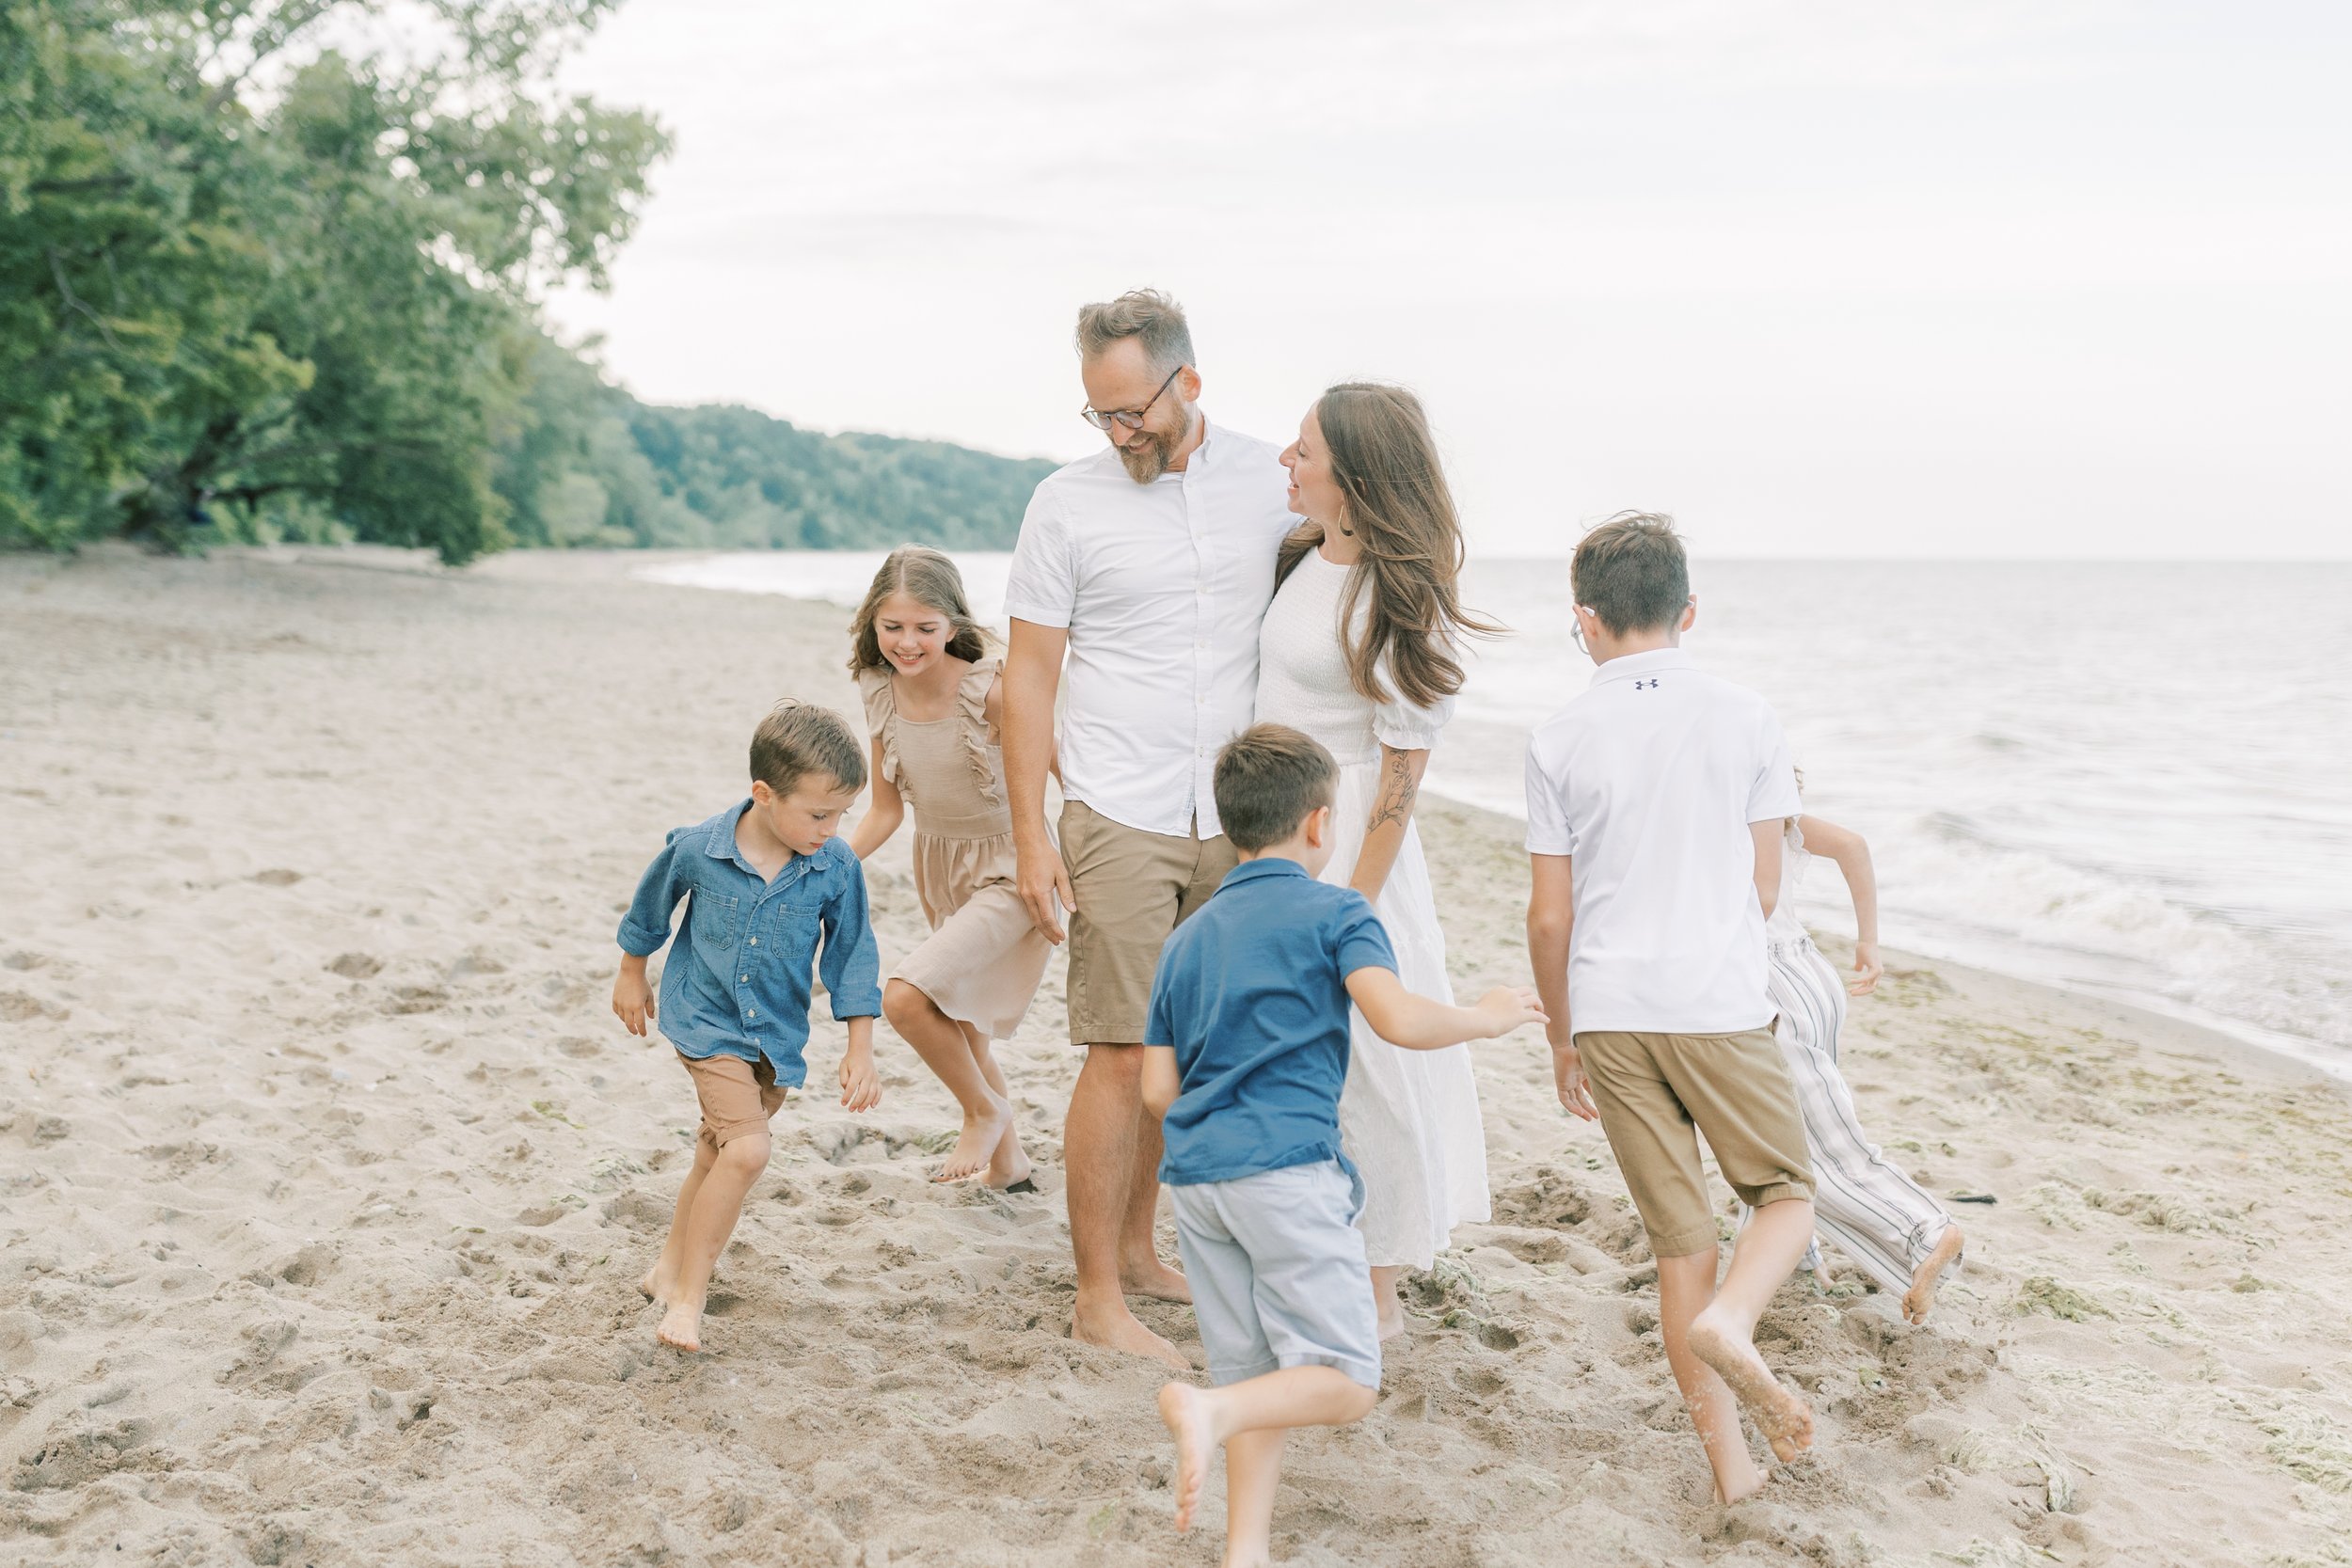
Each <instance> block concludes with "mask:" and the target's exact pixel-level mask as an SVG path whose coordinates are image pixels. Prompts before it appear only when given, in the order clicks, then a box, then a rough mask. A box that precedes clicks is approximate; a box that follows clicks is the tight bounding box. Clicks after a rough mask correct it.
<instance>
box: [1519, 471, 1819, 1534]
mask: <svg viewBox="0 0 2352 1568" xmlns="http://www.w3.org/2000/svg"><path fill="white" fill-rule="evenodd" d="M1569 579H1570V582H1571V584H1572V585H1573V588H1574V591H1575V595H1576V621H1577V626H1578V629H1579V630H1580V632H1581V634H1582V637H1583V641H1584V643H1585V647H1586V649H1587V651H1588V652H1590V653H1591V655H1592V657H1593V661H1594V662H1595V663H1596V664H1597V665H1598V666H1599V667H1600V668H1599V670H1598V672H1597V673H1596V674H1595V675H1594V677H1593V684H1592V686H1591V687H1590V688H1589V689H1587V690H1585V691H1584V692H1583V693H1582V694H1581V695H1580V696H1579V697H1577V698H1576V700H1575V701H1573V702H1571V703H1570V704H1569V705H1567V706H1566V707H1565V708H1563V709H1561V711H1560V712H1559V713H1557V714H1555V715H1553V716H1552V717H1551V718H1550V719H1549V720H1547V721H1545V722H1544V723H1543V724H1541V725H1540V726H1538V727H1537V728H1536V730H1535V732H1534V735H1533V736H1530V737H1529V739H1528V747H1527V848H1528V853H1529V856H1530V859H1531V860H1532V862H1533V863H1534V865H1533V868H1534V891H1533V893H1532V895H1531V896H1530V898H1529V902H1528V910H1527V947H1528V957H1529V958H1530V960H1531V961H1532V962H1533V963H1534V971H1535V985H1536V989H1537V990H1538V992H1539V993H1540V994H1541V995H1542V998H1543V1004H1544V1009H1545V1012H1546V1013H1547V1014H1548V1016H1549V1019H1550V1022H1549V1024H1548V1025H1547V1026H1546V1028H1547V1033H1548V1034H1549V1037H1550V1039H1551V1053H1552V1069H1553V1075H1554V1077H1555V1079H1556V1080H1557V1083H1558V1087H1559V1092H1560V1101H1561V1103H1562V1104H1564V1105H1565V1106H1566V1107H1567V1108H1568V1110H1570V1111H1571V1112H1573V1113H1575V1114H1576V1115H1578V1116H1581V1117H1585V1118H1586V1119H1588V1120H1590V1119H1592V1118H1594V1117H1596V1116H1597V1117H1598V1119H1599V1121H1600V1123H1601V1126H1602V1128H1603V1129H1604V1130H1605V1131H1606V1132H1608V1134H1609V1144H1610V1148H1613V1150H1615V1152H1616V1156H1617V1163H1618V1165H1619V1166H1620V1168H1622V1170H1623V1171H1624V1173H1625V1180H1626V1186H1627V1188H1628V1190H1629V1191H1630V1192H1631V1193H1632V1195H1633V1203H1634V1207H1635V1208H1636V1209H1638V1210H1639V1211H1640V1212H1641V1215H1642V1223H1643V1226H1644V1227H1645V1228H1646V1229H1647V1230H1648V1232H1649V1240H1650V1250H1651V1251H1652V1252H1654V1253H1655V1254H1656V1255H1657V1258H1658V1316H1659V1328H1660V1332H1661V1338H1663V1339H1664V1340H1665V1345H1666V1359H1667V1361H1668V1362H1669V1364H1671V1366H1672V1367H1673V1369H1674V1375H1675V1382H1676V1383H1677V1385H1679V1386H1680V1387H1681V1389H1682V1397H1683V1403H1684V1405H1685V1406H1686V1407H1687V1408H1688V1409H1689V1410H1690V1412H1691V1419H1692V1424H1693V1425H1694V1426H1696V1427H1697V1429H1698V1433H1699V1440H1700V1441H1701V1442H1702V1443H1704V1444H1705V1445H1706V1446H1707V1457H1708V1463H1709V1464H1710V1465H1713V1467H1714V1471H1715V1488H1716V1494H1717V1496H1718V1497H1719V1498H1720V1499H1721V1500H1723V1501H1724V1502H1737V1501H1739V1500H1740V1498H1741V1497H1746V1496H1748V1495H1749V1494H1750V1493H1753V1492H1755V1491H1756V1489H1757V1488H1758V1487H1760V1486H1762V1485H1763V1484H1764V1480H1765V1477H1764V1473H1763V1472H1762V1471H1761V1470H1760V1469H1758V1468H1757V1466H1756V1461H1755V1459H1754V1458H1753V1457H1752V1456H1751V1455H1750V1454H1749V1452H1748V1447H1747V1442H1746V1439H1745V1437H1744V1436H1743V1435H1742V1433H1741V1432H1740V1410H1741V1409H1744V1410H1746V1412H1747V1413H1748V1415H1749V1416H1750V1417H1752V1418H1754V1419H1755V1421H1756V1425H1757V1426H1758V1427H1759V1428H1761V1429H1762V1430H1763V1433H1764V1435H1765V1437H1766V1439H1767V1440H1768V1441H1770V1443H1771V1444H1772V1451H1773V1453H1774V1454H1776V1455H1777V1456H1779V1458H1781V1459H1782V1460H1784V1461H1786V1460H1788V1459H1792V1458H1794V1457H1795V1456H1796V1455H1797V1454H1798V1453H1799V1452H1801V1451H1802V1450H1804V1449H1806V1448H1808V1447H1810V1446H1811V1445H1812V1441H1813V1413H1812V1411H1811V1409H1810V1408H1809V1407H1808V1406H1807V1405H1806V1403H1805V1402H1804V1400H1803V1399H1801V1398H1799V1397H1798V1396H1797V1395H1796V1394H1794V1393H1792V1392H1791V1391H1789V1390H1788V1389H1787V1388H1784V1387H1783V1386H1781V1385H1780V1383H1779V1382H1778V1380H1777V1379H1775V1378H1774V1377H1773V1376H1772V1371H1771V1370H1770V1369H1769V1368H1767V1367H1766V1366H1765V1365H1764V1361H1763V1358H1762V1357H1761V1356H1759V1355H1757V1354H1756V1344H1755V1333H1756V1320H1757V1319H1758V1318H1760V1317H1761V1316H1762V1315H1763V1312H1764V1307H1765V1306H1766V1304H1767V1303H1769V1302H1770V1301H1771V1300H1772V1292H1773V1291H1776V1290H1778V1289H1779V1287H1780V1284H1781V1282H1782V1281H1783V1280H1785V1279H1787V1278H1788V1275H1789V1271H1790V1270H1792V1269H1794V1268H1795V1267H1796V1265H1797V1260H1798V1259H1800V1258H1802V1257H1803V1256H1804V1250H1805V1247H1806V1245H1807V1243H1809V1242H1810V1241H1811V1239H1812V1236H1813V1202H1812V1192H1813V1178H1812V1174H1811V1172H1810V1170H1809V1168H1808V1165H1807V1151H1806V1148H1805V1138H1804V1119H1803V1117H1802V1116H1801V1115H1800V1113H1799V1111H1798V1107H1797V1100H1796V1093H1795V1090H1794V1088H1793V1086H1792V1085H1790V1083H1789V1081H1788V1069H1787V1067H1786V1066H1785V1065H1784V1063H1783V1061H1782V1058H1781V1053H1780V1049H1779V1047H1778V1046H1777V1045H1776V1044H1775V1043H1774V1041H1773V1038H1772V1004H1771V1002H1770V1001H1769V999H1768V997H1767V993H1766V967H1765V952H1764V921H1765V917H1766V916H1767V914H1769V913H1770V911H1771V910H1772V904H1773V901H1774V899H1775V898H1776V897H1777V895H1778V893H1779V889H1780V857H1781V832H1782V823H1783V822H1784V821H1785V820H1786V819H1787V818H1788V817H1790V816H1795V815H1796V814H1797V813H1798V811H1800V810H1801V809H1802V808H1801V807H1800V806H1799V804H1798V800H1797V781H1796V775H1795V772H1794V770H1793V769H1792V768H1790V766H1789V762H1788V743H1787V741H1786V740H1785V739H1783V737H1782V736H1781V730H1780V721H1779V720H1777V719H1776V718H1774V717H1773V715H1772V709H1771V708H1770V707H1769V706H1767V705H1765V703H1764V701H1763V699H1762V698H1760V697H1758V696H1756V694H1755V693H1754V692H1752V691H1749V690H1747V689H1744V688H1741V687H1737V686H1734V685H1732V684H1731V683H1730V682H1728V681H1724V680H1719V679H1717V678H1716V677H1714V676H1712V675H1708V674H1704V673H1700V672H1699V671H1697V670H1695V669H1693V668H1692V666H1691V663H1690V661H1689V660H1688V659H1687V658H1686V657H1684V655H1683V653H1682V649H1681V647H1680V646H1679V644H1680V641H1681V638H1682V633H1683V632H1684V631H1686V630H1688V629H1689V628H1690V626H1691V624H1692V621H1693V620H1694V619H1695V618H1696V615H1697V611H1698V601H1697V600H1696V599H1694V598H1692V595H1691V583H1690V568H1689V565H1688V563H1687V562H1686V561H1685V560H1684V557H1683V552H1682V542H1681V540H1679V539H1678V538H1677V537H1676V535H1675V531H1674V525H1673V523H1672V521H1671V520H1670V519H1668V518H1665V517H1661V516H1656V515H1647V514H1642V513H1627V514H1623V515H1618V516H1616V517H1613V518H1611V519H1610V520H1609V521H1608V522H1606V523H1603V524H1601V525H1600V526H1599V527H1598V528H1596V529H1594V530H1593V531H1591V532H1590V533H1587V534H1586V535H1585V536H1584V538H1583V541H1582V542H1581V544H1580V545H1578V546H1577V551H1576V557H1575V560H1574V561H1573V562H1571V563H1570V567H1569ZM1701 1132H1704V1133H1705V1134H1706V1135H1707V1142H1708V1147H1709V1148H1711V1149H1713V1151H1714V1154H1715V1163H1716V1166H1717V1168H1718V1169H1720V1170H1721V1171H1722V1172H1723V1175H1724V1180H1725V1181H1726V1182H1728V1183H1729V1184H1730V1186H1731V1188H1732V1190H1733V1191H1734V1192H1736V1193H1738V1194H1739V1195H1740V1197H1741V1198H1742V1199H1743V1200H1745V1201H1746V1202H1747V1203H1748V1204H1749V1205H1750V1206H1752V1207H1753V1208H1754V1209H1755V1211H1756V1218H1755V1220H1754V1221H1753V1222H1752V1223H1751V1224H1750V1225H1749V1226H1748V1227H1747V1228H1746V1229H1745V1230H1744V1231H1743V1232H1741V1234H1740V1240H1739V1242H1738V1243H1737V1244H1736V1245H1735V1246H1734V1247H1733V1248H1732V1254H1731V1267H1730V1270H1729V1271H1728V1272H1727V1273H1726V1274H1725V1275H1724V1279H1723V1283H1722V1286H1721V1288H1720V1289H1719V1288H1718V1287H1717V1285H1716V1281H1715V1269H1716V1241H1717V1237H1716V1225H1715V1213H1714V1208H1713V1205H1712V1204H1711V1203H1709V1201H1708V1195H1707V1182H1706V1177H1705V1174H1704V1172H1703V1171H1702V1170H1701V1168H1700V1165H1699V1148H1698V1134H1699V1133H1701ZM1735 1401H1736V1402H1737V1403H1736V1404H1735Z"/></svg>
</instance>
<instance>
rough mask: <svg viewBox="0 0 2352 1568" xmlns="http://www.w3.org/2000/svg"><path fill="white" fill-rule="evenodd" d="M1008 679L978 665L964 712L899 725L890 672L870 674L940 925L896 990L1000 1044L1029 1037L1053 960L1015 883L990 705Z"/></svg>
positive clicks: (865, 686)
mask: <svg viewBox="0 0 2352 1568" xmlns="http://www.w3.org/2000/svg"><path fill="white" fill-rule="evenodd" d="M1000 667H1001V662H1000V661H999V660H997V659H993V658H984V659H981V660H980V661H979V662H978V663H977V664H975V665H973V666H972V669H971V671H970V672H969V673H966V674H965V675H964V677H963V679H962V680H961V682H960V683H959V684H958V685H957V688H956V701H955V706H954V709H953V711H952V712H951V713H950V714H949V715H948V716H947V717H946V718H945V719H934V720H930V721H915V720H912V719H903V718H900V717H899V715H898V694H897V690H896V689H895V687H894V686H893V684H892V679H891V674H890V672H889V671H887V670H864V671H860V672H859V673H858V688H859V689H860V690H861V691H862V692H863V693H864V695H865V698H866V728H867V729H868V730H869V731H871V732H872V734H873V736H874V738H875V739H876V740H877V741H879V742H881V744H882V777H884V778H886V779H888V780H889V781H890V782H891V783H892V784H897V785H898V793H899V795H900V796H901V797H902V798H903V799H904V800H906V803H907V805H908V807H909V809H910V810H912V811H913V812H914V892H915V896H916V897H918V898H920V899H921V900H922V903H923V914H924V917H925V918H926V919H928V920H929V921H930V924H931V934H930V937H928V938H926V939H925V941H924V942H923V944H922V945H921V946H920V947H917V948H916V949H915V950H914V952H912V953H910V954H908V955H907V958H906V960H905V961H904V962H903V963H901V964H899V965H898V968H897V969H896V970H894V971H893V972H892V974H891V978H893V979H896V980H904V981H905V982H906V983H907V984H908V985H910V986H913V987H914V989H915V990H919V991H921V992H922V993H923V994H924V995H925V996H928V997H930V999H931V1001H932V1002H933V1003H935V1004H937V1005H938V1007H939V1010H940V1011H941V1012H943V1013H946V1015H947V1016H948V1017H949V1018H952V1019H954V1020H956V1021H957V1022H960V1023H968V1024H970V1025H971V1026H972V1027H973V1028H975V1029H977V1030H978V1031H979V1032H980V1033H981V1034H983V1035H986V1036H987V1037H989V1038H991V1039H1004V1038H1006V1037H1009V1035H1011V1033H1012V1032H1013V1030H1015V1029H1016V1028H1018V1027H1020V1024H1021V1015H1022V1014H1024V1013H1025V1012H1026V1011H1028V1007H1029V999H1030V998H1031V997H1033V996H1035V995H1036V994H1037V987H1038V982H1039V981H1040V980H1041V979H1042V978H1044V975H1045V961H1046V958H1047V957H1048V956H1049V955H1050V954H1051V953H1052V952H1053V946H1052V944H1051V943H1050V942H1047V941H1046V940H1045V937H1044V935H1043V933H1041V931H1039V930H1038V928H1037V926H1036V923H1035V922H1033V921H1031V920H1030V919H1029V911H1028V906H1027V905H1025V904H1024V903H1022V901H1021V894H1020V891H1019V888H1018V885H1017V883H1016V881H1015V867H1016V865H1017V864H1018V861H1017V858H1016V857H1015V855H1014V853H1013V847H1012V811H1011V809H1010V807H1009V806H1008V805H1007V804H1006V796H1005V753H1004V749H1003V746H1002V743H1001V741H999V740H998V739H997V738H996V737H994V736H992V735H990V733H989V727H988V715H987V709H986V703H987V701H988V689H989V686H990V685H991V683H993V681H994V680H995V679H996V674H997V671H998V670H999V668H1000Z"/></svg>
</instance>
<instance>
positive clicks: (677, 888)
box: [619, 800, 882, 1085]
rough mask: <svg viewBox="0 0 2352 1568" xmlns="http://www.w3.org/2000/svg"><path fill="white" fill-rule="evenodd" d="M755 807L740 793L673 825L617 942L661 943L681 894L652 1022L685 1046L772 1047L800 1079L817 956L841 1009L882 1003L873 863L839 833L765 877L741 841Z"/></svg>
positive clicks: (787, 1074) (641, 949)
mask: <svg viewBox="0 0 2352 1568" xmlns="http://www.w3.org/2000/svg"><path fill="white" fill-rule="evenodd" d="M750 806H751V801H750V800H743V801H742V802H740V803H739V804H737V805H733V806H729V807H728V808H727V809H726V810H724V811H723V812H721V813H720V814H719V815H718V816H714V817H712V818H711V819H710V820H709V821H707V822H702V823H698V824H696V825H695V826H693V827H691V828H679V829H677V830H676V831H675V832H672V833H671V834H670V838H669V842H668V843H667V844H665V845H664V846H663V847H662V850H661V853H660V854H659V855H656V856H655V857H654V859H653V863H652V864H651V865H649V866H647V867H645V874H644V877H642V878H640V879H638V882H637V896H636V897H634V898H632V899H630V900H629V906H628V914H626V915H624V916H622V917H621V929H620V937H619V940H620V943H621V951H622V952H624V953H633V954H635V955H637V956H638V957H639V958H651V957H652V956H653V955H654V954H656V953H659V952H660V951H661V944H662V943H663V942H669V941H670V915H671V913H672V912H673V911H675V910H676V909H677V903H678V900H679V899H681V898H683V899H685V900H686V916H685V918H684V919H682V920H680V921H679V922H678V927H677V941H676V942H675V945H674V946H673V947H672V948H671V950H670V961H669V963H668V965H667V966H665V967H664V968H663V970H662V972H661V996H660V1004H659V1006H658V1007H657V1009H656V1018H655V1022H657V1023H658V1024H660V1028H661V1033H662V1034H663V1035H665V1036H666V1037H668V1038H669V1040H670V1043H671V1044H673V1045H675V1046H676V1047H677V1048H678V1051H679V1052H680V1053H682V1054H684V1055H688V1056H694V1057H703V1056H740V1057H741V1058H743V1059H744V1060H745V1061H747V1062H756V1061H758V1060H759V1059H760V1058H761V1057H762V1056H765V1057H766V1058H767V1059H768V1060H769V1061H771V1062H772V1063H774V1064H775V1069H776V1082H777V1083H779V1084H790V1085H799V1084H801V1083H803V1081H805V1080H806V1079H807V1077H808V1064H807V1062H806V1060H805V1059H803V1056H802V1048H803V1047H804V1046H805V1045H807V1044H808V1007H809V985H808V976H809V968H810V965H811V963H812V961H815V962H816V967H817V969H818V973H819V974H822V975H823V976H824V981H825V990H826V991H827V992H828V993H830V994H831V995H832V997H833V1016H834V1018H835V1019H837V1020H841V1019H852V1018H872V1017H874V1016H875V1015H876V1014H878V1013H880V1012H881V1011H882V961H881V958H880V956H879V954H878V952H877V950H876V948H875V946H874V927H873V925H872V923H871V922H869V921H868V920H867V919H866V870H865V868H864V867H863V866H861V865H860V864H859V863H858V859H857V857H856V856H855V855H853V854H851V853H850V847H849V845H848V844H846V843H845V842H843V841H842V840H840V839H837V838H836V839H833V840H830V841H829V842H828V843H827V844H826V845H825V847H823V848H822V849H819V850H818V852H817V853H815V854H813V855H794V856H793V857H792V858H791V859H790V860H789V861H787V862H786V863H785V866H784V869H783V870H781V871H779V872H777V873H776V879H775V880H774V881H772V882H771V881H767V880H765V879H762V878H761V877H760V875H759V873H758V872H756V871H755V870H753V869H752V867H751V863H749V862H747V861H746V860H744V859H743V856H742V852H741V851H740V850H739V849H738V848H737V847H735V824H736V821H737V819H738V818H739V817H740V816H742V815H743V813H744V812H745V811H746V810H748V809H749V808H750ZM820 939H821V944H822V947H823V952H824V957H823V958H822V959H818V946H819V943H820Z"/></svg>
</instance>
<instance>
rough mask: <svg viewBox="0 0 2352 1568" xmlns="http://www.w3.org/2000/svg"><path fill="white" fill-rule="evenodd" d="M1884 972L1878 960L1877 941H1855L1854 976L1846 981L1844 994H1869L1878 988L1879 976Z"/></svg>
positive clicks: (1883, 967)
mask: <svg viewBox="0 0 2352 1568" xmlns="http://www.w3.org/2000/svg"><path fill="white" fill-rule="evenodd" d="M1885 972H1886V971H1885V966H1884V965H1883V964H1881V963H1880V962H1879V944H1878V943H1877V942H1855V943H1854V944H1853V974H1854V977H1853V978H1852V979H1851V980H1849V981H1847V982H1846V994H1847V995H1848V996H1867V995H1869V994H1870V993H1871V992H1872V991H1874V990H1878V986H1879V976H1880V975H1881V974H1884V973H1885Z"/></svg>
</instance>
